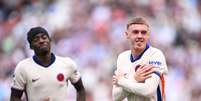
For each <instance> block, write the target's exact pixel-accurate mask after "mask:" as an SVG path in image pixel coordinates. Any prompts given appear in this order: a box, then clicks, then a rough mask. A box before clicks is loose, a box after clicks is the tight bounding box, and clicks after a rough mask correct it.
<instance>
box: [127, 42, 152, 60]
mask: <svg viewBox="0 0 201 101" xmlns="http://www.w3.org/2000/svg"><path fill="white" fill-rule="evenodd" d="M149 47H150V45H149V44H147V45H146V48H145V49H144V51H143V52H142V53H141V54H140V55H139V56H137V57H135V58H134V57H133V55H132V54H131V55H130V61H131V62H132V63H133V62H135V61H137V60H139V59H140V58H141V57H142V55H143V54H144V52H145V51H146V50H147V49H148V48H149Z"/></svg>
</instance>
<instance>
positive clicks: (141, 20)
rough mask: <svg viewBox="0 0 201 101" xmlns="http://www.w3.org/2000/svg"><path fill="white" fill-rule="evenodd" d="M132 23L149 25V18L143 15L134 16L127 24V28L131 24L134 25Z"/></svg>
mask: <svg viewBox="0 0 201 101" xmlns="http://www.w3.org/2000/svg"><path fill="white" fill-rule="evenodd" d="M132 24H143V25H146V26H147V27H149V24H148V22H147V20H145V18H143V17H134V18H132V19H130V20H129V21H128V23H127V25H126V28H127V29H128V28H129V27H130V25H132Z"/></svg>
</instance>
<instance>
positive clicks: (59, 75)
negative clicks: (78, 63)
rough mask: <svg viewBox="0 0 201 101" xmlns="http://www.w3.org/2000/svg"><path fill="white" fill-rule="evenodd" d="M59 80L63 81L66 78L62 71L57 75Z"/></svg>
mask: <svg viewBox="0 0 201 101" xmlns="http://www.w3.org/2000/svg"><path fill="white" fill-rule="evenodd" d="M57 80H58V81H63V80H64V75H63V74H62V73H59V74H58V75H57Z"/></svg>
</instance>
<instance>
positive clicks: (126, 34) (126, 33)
mask: <svg viewBox="0 0 201 101" xmlns="http://www.w3.org/2000/svg"><path fill="white" fill-rule="evenodd" d="M124 34H125V36H126V38H127V39H128V32H127V31H125V32H124Z"/></svg>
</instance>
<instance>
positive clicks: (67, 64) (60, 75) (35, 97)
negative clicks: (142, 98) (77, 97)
mask: <svg viewBox="0 0 201 101" xmlns="http://www.w3.org/2000/svg"><path fill="white" fill-rule="evenodd" d="M51 60H52V63H51V64H50V65H49V66H47V67H44V66H41V65H40V62H39V61H38V60H37V58H36V57H33V58H28V59H25V60H23V61H21V62H20V63H19V64H18V65H17V67H16V69H15V72H14V78H13V84H12V87H13V88H15V89H19V90H24V91H25V93H26V97H27V99H28V101H42V100H44V99H47V98H49V99H50V100H49V101H67V86H68V80H70V81H71V83H76V82H77V81H78V80H79V79H80V73H79V72H78V71H77V69H76V68H77V66H76V64H75V62H74V61H73V60H71V59H70V58H68V57H66V58H64V57H59V56H55V55H53V54H52V59H51Z"/></svg>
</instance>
